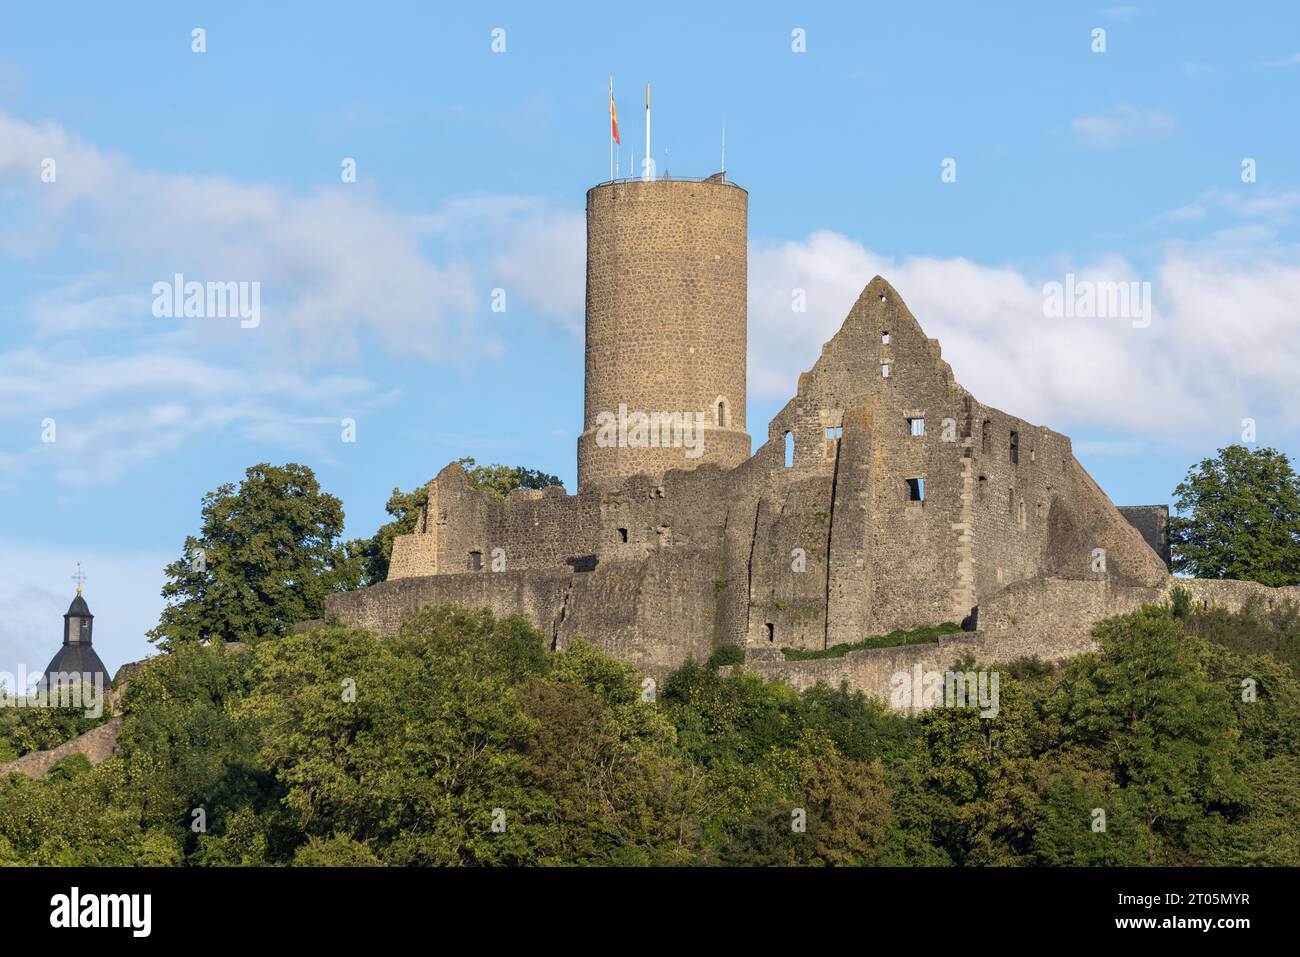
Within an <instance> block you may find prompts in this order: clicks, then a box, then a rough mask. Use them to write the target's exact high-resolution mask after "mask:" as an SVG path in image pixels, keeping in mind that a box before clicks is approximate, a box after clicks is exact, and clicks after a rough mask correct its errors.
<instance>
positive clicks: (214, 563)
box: [149, 463, 361, 649]
mask: <svg viewBox="0 0 1300 957" xmlns="http://www.w3.org/2000/svg"><path fill="white" fill-rule="evenodd" d="M342 531H343V505H342V503H341V502H340V501H339V500H338V499H337V498H335V497H334V496H333V495H329V494H326V493H324V492H322V491H321V489H320V485H319V484H318V483H317V481H316V476H315V475H314V474H313V473H312V470H311V469H309V468H307V467H306V466H304V465H292V464H290V465H284V466H272V465H267V464H265V463H263V464H261V465H254V466H253V467H252V468H250V469H248V470H247V472H246V473H245V478H244V480H243V481H242V482H240V483H239V487H238V488H236V487H235V486H234V485H233V484H232V483H226V484H224V485H222V486H220V487H219V488H217V489H216V490H215V491H213V492H209V493H208V494H207V495H205V496H204V497H203V511H202V526H201V529H200V531H199V534H198V535H197V536H195V535H191V536H188V537H187V538H186V539H185V549H184V554H183V555H182V556H181V557H180V558H179V559H177V560H176V561H174V562H172V563H171V564H170V565H168V566H167V568H166V574H167V578H168V581H167V583H166V584H165V585H163V589H162V594H163V597H164V598H166V599H167V600H168V605H167V606H166V607H165V608H164V609H163V613H162V616H161V617H160V618H159V621H158V625H157V627H156V628H154V629H152V630H151V631H150V632H149V640H150V641H154V642H157V643H158V644H159V645H160V646H161V647H163V648H165V649H166V648H170V647H172V645H173V644H175V643H177V642H185V641H200V640H212V641H247V640H249V639H251V638H257V637H262V636H266V635H278V634H282V633H283V632H284V630H285V629H286V628H287V627H288V626H289V625H290V624H293V623H294V622H298V621H305V620H308V619H312V618H319V617H321V616H322V615H323V614H324V612H325V596H326V595H328V594H329V593H330V592H333V591H340V590H343V589H345V588H348V587H356V585H357V584H359V582H360V577H361V556H360V555H359V554H357V553H355V552H354V551H353V550H351V549H349V548H346V547H344V546H342V545H340V544H337V543H336V539H337V538H338V537H339V535H340V534H341V533H342Z"/></svg>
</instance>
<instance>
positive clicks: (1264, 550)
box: [1169, 445, 1300, 586]
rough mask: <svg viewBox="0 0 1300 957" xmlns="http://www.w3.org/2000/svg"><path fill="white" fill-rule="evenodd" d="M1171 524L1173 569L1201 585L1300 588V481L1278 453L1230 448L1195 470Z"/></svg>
mask: <svg viewBox="0 0 1300 957" xmlns="http://www.w3.org/2000/svg"><path fill="white" fill-rule="evenodd" d="M1174 495H1175V497H1176V499H1175V504H1176V507H1177V510H1178V512H1179V514H1178V515H1173V516H1170V519H1169V542H1170V547H1171V548H1172V551H1173V567H1174V569H1175V570H1176V571H1181V572H1186V573H1188V574H1190V575H1194V576H1195V577H1197V578H1234V579H1239V580H1242V581H1256V582H1260V583H1261V584H1264V585H1271V586H1279V585H1294V584H1297V583H1300V476H1297V475H1296V473H1295V471H1294V470H1293V469H1292V468H1291V462H1290V461H1289V460H1288V459H1287V457H1286V455H1285V454H1283V453H1281V452H1278V451H1277V450H1275V449H1256V450H1254V451H1251V450H1250V449H1248V448H1246V447H1245V446H1244V445H1229V446H1228V447H1227V448H1223V449H1220V450H1219V453H1218V457H1217V458H1213V459H1205V460H1204V461H1202V462H1201V463H1200V465H1198V466H1195V467H1193V468H1191V469H1189V470H1188V472H1187V477H1186V478H1185V479H1184V480H1183V481H1182V482H1181V483H1179V485H1178V487H1177V488H1175V489H1174Z"/></svg>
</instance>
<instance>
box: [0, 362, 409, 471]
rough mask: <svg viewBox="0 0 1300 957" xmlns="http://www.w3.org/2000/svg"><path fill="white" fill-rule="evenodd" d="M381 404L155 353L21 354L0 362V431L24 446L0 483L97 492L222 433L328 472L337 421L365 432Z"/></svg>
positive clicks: (305, 382)
mask: <svg viewBox="0 0 1300 957" xmlns="http://www.w3.org/2000/svg"><path fill="white" fill-rule="evenodd" d="M69 359H75V361H68V360H69ZM392 395H393V393H391V392H384V393H380V392H378V391H377V390H376V389H375V386H374V385H373V384H372V383H371V382H369V381H367V380H366V379H363V378H358V377H354V376H339V375H330V376H307V375H302V374H298V373H291V372H277V371H268V370H262V371H258V370H253V369H248V370H241V369H234V368H229V367H225V366H220V365H214V364H211V363H207V362H203V361H201V360H197V359H194V358H191V357H188V356H185V355H180V354H172V353H165V352H156V353H147V354H140V355H132V356H105V355H93V354H81V353H74V352H72V351H71V349H69V350H68V351H67V352H65V353H64V354H61V355H46V354H45V353H43V352H40V351H37V350H35V349H21V350H17V351H14V352H10V353H7V354H3V355H0V422H5V423H8V424H10V425H11V427H12V428H14V429H15V430H16V432H17V434H18V435H19V436H23V437H24V438H23V439H22V441H21V442H20V443H19V448H20V449H21V450H20V451H18V452H15V453H10V454H9V455H8V456H7V458H5V459H0V475H3V476H5V477H6V478H7V479H8V480H10V481H12V480H13V479H15V478H17V477H18V475H19V474H20V473H24V472H25V471H26V470H28V469H30V468H33V467H35V466H38V465H41V466H44V467H45V468H47V469H48V471H49V473H50V474H52V475H53V476H54V477H55V479H56V480H57V481H59V482H61V483H63V484H67V485H78V486H80V485H89V484H95V483H100V482H106V481H110V480H112V479H114V478H116V477H118V476H119V475H121V474H123V473H124V472H126V471H128V470H129V469H130V468H132V467H133V466H136V465H138V464H140V463H142V462H145V461H148V460H150V459H153V458H156V457H157V456H159V455H162V454H165V453H167V452H172V451H175V450H176V449H179V448H181V447H182V446H183V445H184V444H185V443H186V442H189V441H194V440H198V439H200V438H202V437H203V436H210V435H212V434H214V433H216V432H218V431H219V430H222V429H226V428H233V429H238V430H239V432H240V434H241V435H243V437H244V438H246V439H248V440H250V441H252V442H255V443H262V444H274V445H275V446H276V447H277V449H283V448H289V449H294V450H298V449H308V450H310V451H312V452H313V453H315V454H316V455H317V456H318V457H319V458H320V459H321V460H326V461H328V460H329V459H330V451H331V450H332V449H334V450H336V449H337V442H338V437H339V421H340V419H341V418H342V417H343V416H349V417H355V418H358V419H361V420H362V421H364V413H365V412H367V411H369V410H371V409H373V408H375V407H376V406H377V405H379V404H381V403H384V402H387V401H389V400H390V399H391V397H392ZM329 412H336V413H337V416H338V418H335V417H332V416H330V417H326V415H324V414H323V413H329ZM46 419H52V420H53V421H54V428H55V433H54V434H55V441H54V442H52V443H47V442H44V441H42V434H41V433H42V430H43V426H42V423H43V422H44V420H46Z"/></svg>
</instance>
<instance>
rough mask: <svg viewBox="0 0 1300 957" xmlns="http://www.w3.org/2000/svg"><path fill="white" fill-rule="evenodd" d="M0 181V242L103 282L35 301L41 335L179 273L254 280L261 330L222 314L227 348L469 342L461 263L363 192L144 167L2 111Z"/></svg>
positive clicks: (110, 313) (443, 346)
mask: <svg viewBox="0 0 1300 957" xmlns="http://www.w3.org/2000/svg"><path fill="white" fill-rule="evenodd" d="M46 159H52V160H53V161H54V162H55V164H56V166H55V170H56V174H57V176H56V179H55V182H53V183H45V182H42V181H41V171H42V163H43V161H44V160H46ZM0 185H3V186H5V187H7V188H9V189H10V190H12V191H16V192H17V194H18V199H16V200H15V201H14V202H13V206H14V208H15V210H16V212H17V215H16V216H14V217H12V218H10V219H8V221H7V222H6V223H5V224H4V225H3V226H0V248H4V249H6V250H7V251H8V252H9V253H10V254H11V255H13V256H15V257H19V258H31V257H36V256H41V255H45V254H48V253H50V252H53V251H56V250H58V249H60V248H63V247H65V246H75V247H78V248H79V249H81V250H83V251H85V252H88V253H89V254H91V255H92V256H94V257H95V260H96V262H97V265H98V267H99V268H100V269H101V270H102V271H105V272H108V273H110V274H111V275H112V276H113V277H114V279H115V282H116V288H115V290H114V292H113V294H112V295H110V296H108V297H104V296H100V297H97V298H91V299H87V300H78V298H77V295H76V293H77V288H76V286H75V285H74V286H70V287H67V288H64V289H61V290H56V291H55V292H54V293H53V294H52V298H53V299H54V300H55V301H56V305H57V308H54V307H51V306H50V304H49V303H46V304H45V306H46V308H40V305H41V304H39V303H38V308H37V309H36V310H35V312H34V315H33V317H32V318H33V319H34V320H35V321H36V322H38V323H46V324H52V325H53V327H54V329H55V330H58V331H66V330H67V329H69V328H73V327H76V326H77V325H78V324H84V323H85V322H90V323H92V324H94V325H96V326H104V325H111V324H114V323H124V324H125V323H130V322H133V321H135V322H138V321H141V320H144V319H152V317H151V316H150V315H149V313H148V312H147V311H143V310H142V306H147V305H148V303H149V302H150V301H151V296H149V295H148V293H149V290H150V289H151V287H152V285H153V283H154V282H156V281H170V280H171V279H172V276H173V275H174V274H176V273H182V274H184V275H185V276H186V277H187V278H189V279H197V280H199V281H209V280H213V281H223V282H224V281H237V282H238V281H248V282H253V281H256V282H259V283H261V290H262V313H263V318H262V324H261V325H260V326H259V327H258V328H257V329H256V330H240V329H238V328H237V323H230V324H228V328H225V329H223V330H221V334H222V335H223V336H224V338H225V339H226V340H227V341H233V340H232V337H234V336H236V335H240V334H242V335H243V336H245V337H247V336H249V335H258V336H265V337H268V338H270V339H272V340H273V344H272V343H268V348H275V349H278V350H291V351H292V352H294V353H298V354H301V355H302V356H303V357H304V358H306V359H309V360H311V359H317V358H340V357H344V358H346V357H350V356H352V355H354V354H355V351H356V348H357V342H356V336H357V334H358V333H359V332H360V331H361V330H363V329H367V328H368V329H371V330H373V331H375V332H376V333H378V334H379V336H380V337H381V338H382V339H383V340H384V341H386V342H387V343H388V344H389V345H390V346H391V347H392V348H393V349H394V350H397V351H401V352H402V353H403V354H414V355H418V356H422V357H425V358H429V359H434V360H451V359H455V358H456V357H459V356H463V355H465V354H466V353H469V354H474V353H475V351H476V348H475V343H476V342H477V341H478V336H477V328H476V322H475V314H476V312H477V310H478V308H479V307H480V305H481V301H480V300H481V297H480V295H479V293H478V291H477V290H476V289H475V286H474V280H473V276H472V275H471V272H470V269H469V267H468V266H467V265H466V264H464V263H463V262H456V261H451V262H447V263H445V264H441V265H439V264H435V263H434V262H432V261H430V259H429V258H428V257H427V256H426V254H425V252H424V250H423V249H422V247H421V237H420V232H419V228H418V221H417V220H416V219H415V218H414V217H410V216H406V215H403V214H400V213H396V212H393V211H391V210H387V209H385V208H383V207H382V206H380V205H379V204H378V203H377V202H376V200H375V198H374V196H373V194H372V193H371V191H370V190H368V189H367V188H365V187H364V186H358V185H345V184H342V183H340V184H339V185H338V186H337V187H336V188H330V189H323V190H320V191H319V192H317V193H315V194H312V195H309V196H297V195H293V194H290V193H288V192H286V191H283V190H278V189H275V188H272V187H269V186H260V185H245V184H241V183H236V182H232V181H230V180H228V179H224V178H221V177H215V176H206V177H205V176H186V175H179V174H172V173H156V172H150V171H145V170H142V169H140V168H138V167H137V166H135V165H134V164H133V163H132V162H131V161H130V160H128V159H127V158H125V157H122V156H117V155H112V154H107V153H104V152H102V151H100V150H99V149H97V148H96V147H94V146H93V145H89V144H86V143H84V142H82V141H80V140H78V139H77V138H76V137H74V136H71V135H69V134H68V133H66V132H65V131H64V130H63V129H62V128H60V127H58V126H56V125H53V124H44V125H39V126H37V125H32V124H28V123H24V122H21V121H19V120H16V119H13V118H11V117H10V116H8V115H7V114H5V113H3V112H0ZM154 322H155V325H157V326H159V327H161V328H162V330H165V331H170V330H169V329H167V327H166V326H165V325H164V324H165V323H172V324H175V323H177V322H184V320H154ZM189 322H190V325H191V326H194V322H193V321H192V320H190V321H189ZM214 322H217V321H216V320H208V323H209V325H211V324H212V323H214ZM164 334H165V333H164ZM203 334H204V335H212V334H213V330H212V329H208V330H205V332H204V333H203Z"/></svg>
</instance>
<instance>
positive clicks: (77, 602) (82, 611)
mask: <svg viewBox="0 0 1300 957" xmlns="http://www.w3.org/2000/svg"><path fill="white" fill-rule="evenodd" d="M63 617H64V618H94V617H95V616H94V615H92V614H91V613H90V606H89V605H87V604H86V599H84V598H82V597H81V589H77V597H76V598H74V599H72V604H71V605H69V606H68V611H67V613H66V614H65V615H64V616H63Z"/></svg>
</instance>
